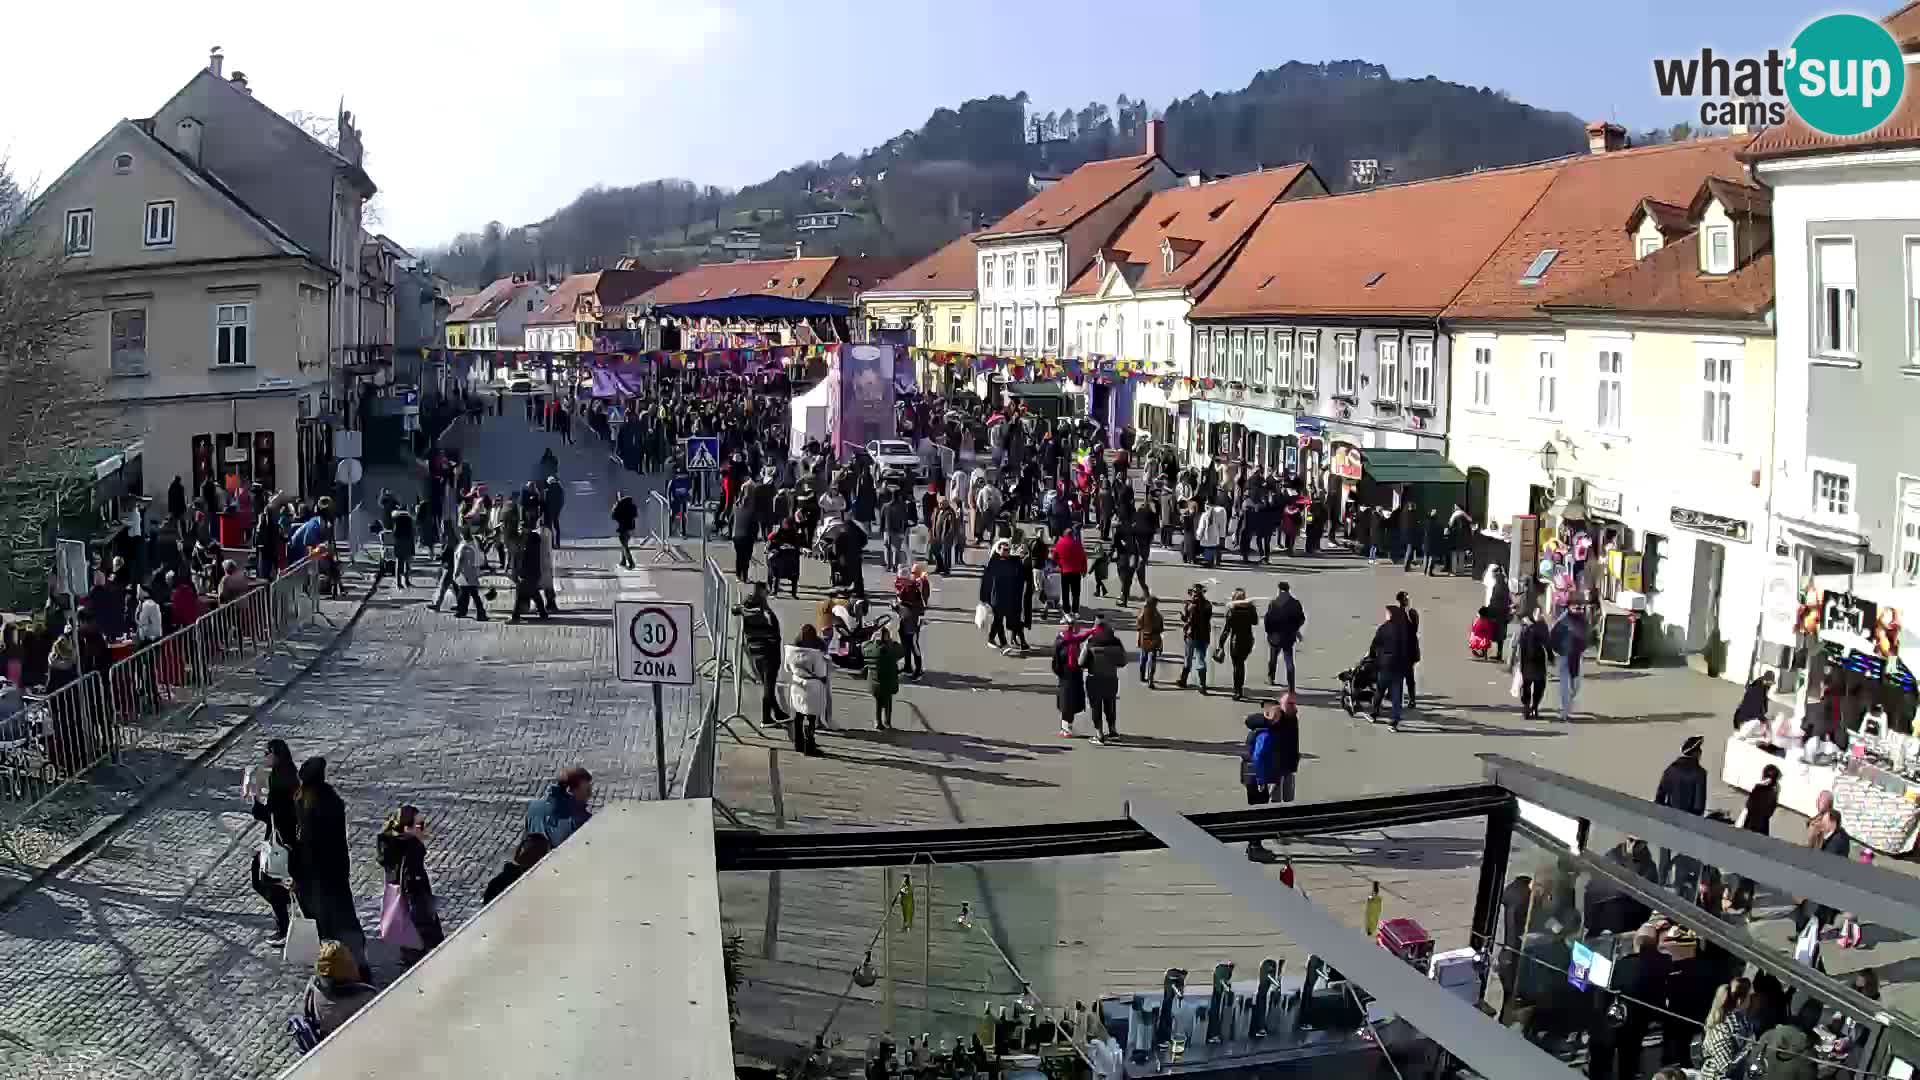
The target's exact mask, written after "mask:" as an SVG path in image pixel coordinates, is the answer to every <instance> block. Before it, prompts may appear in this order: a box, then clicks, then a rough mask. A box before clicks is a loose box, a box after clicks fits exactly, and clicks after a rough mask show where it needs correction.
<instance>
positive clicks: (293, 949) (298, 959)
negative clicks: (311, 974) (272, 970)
mask: <svg viewBox="0 0 1920 1080" xmlns="http://www.w3.org/2000/svg"><path fill="white" fill-rule="evenodd" d="M319 956H320V924H319V923H316V922H314V921H313V920H312V919H309V918H307V917H306V916H305V915H302V914H300V913H299V912H297V911H296V912H294V915H293V918H292V919H291V920H289V921H288V923H287V944H286V947H285V948H284V949H282V950H280V959H281V960H283V961H285V962H286V965H287V966H288V967H296V968H304V969H306V970H308V971H311V970H313V962H314V960H316V959H318V958H319Z"/></svg>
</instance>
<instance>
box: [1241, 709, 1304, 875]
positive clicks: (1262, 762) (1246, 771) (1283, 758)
mask: <svg viewBox="0 0 1920 1080" xmlns="http://www.w3.org/2000/svg"><path fill="white" fill-rule="evenodd" d="M1246 723H1247V739H1246V742H1245V744H1244V745H1243V746H1242V747H1241V750H1240V782H1241V783H1242V784H1243V785H1245V787H1246V789H1247V805H1248V806H1264V805H1266V804H1267V803H1270V802H1274V801H1276V800H1277V801H1279V802H1283V803H1290V802H1292V801H1293V794H1294V778H1295V776H1296V775H1297V774H1298V773H1299V772H1300V709H1299V701H1298V699H1297V698H1295V697H1294V695H1293V691H1291V690H1289V691H1287V692H1286V693H1284V694H1281V695H1280V698H1279V700H1277V701H1269V702H1267V703H1266V704H1265V705H1263V706H1261V707H1260V711H1259V712H1257V713H1254V714H1253V715H1251V716H1249V717H1247V721H1246ZM1247 858H1248V859H1251V860H1253V861H1254V862H1267V861H1270V860H1271V856H1270V855H1269V854H1268V852H1267V849H1266V847H1265V846H1264V843H1263V842H1262V841H1261V840H1258V839H1254V840H1249V841H1247Z"/></svg>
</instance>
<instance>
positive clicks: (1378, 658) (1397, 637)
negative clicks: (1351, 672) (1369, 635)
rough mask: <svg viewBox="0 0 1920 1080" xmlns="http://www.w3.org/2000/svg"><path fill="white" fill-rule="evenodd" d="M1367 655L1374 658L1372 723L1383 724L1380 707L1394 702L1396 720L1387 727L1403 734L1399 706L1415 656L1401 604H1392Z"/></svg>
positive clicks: (1394, 717)
mask: <svg viewBox="0 0 1920 1080" xmlns="http://www.w3.org/2000/svg"><path fill="white" fill-rule="evenodd" d="M1367 652H1368V655H1369V656H1371V657H1373V662H1374V676H1373V709H1372V712H1371V715H1370V716H1369V719H1370V720H1371V721H1372V722H1374V723H1378V722H1379V721H1380V705H1381V703H1382V702H1383V701H1384V700H1386V699H1387V698H1392V699H1393V716H1392V718H1391V719H1390V720H1389V721H1388V723H1387V726H1388V727H1389V728H1391V729H1392V730H1394V731H1398V730H1400V704H1401V694H1402V691H1404V690H1405V689H1406V685H1407V671H1408V669H1409V667H1410V666H1411V665H1410V663H1409V662H1408V658H1409V657H1410V656H1411V655H1412V652H1413V641H1412V634H1411V632H1410V631H1409V630H1408V627H1407V612H1406V609H1405V608H1403V607H1401V606H1399V605H1398V604H1389V605H1388V606H1387V608H1386V611H1385V612H1384V617H1383V618H1382V619H1381V621H1380V625H1379V626H1378V627H1375V628H1374V631H1373V643H1372V644H1371V645H1370V646H1369V647H1368V651H1367Z"/></svg>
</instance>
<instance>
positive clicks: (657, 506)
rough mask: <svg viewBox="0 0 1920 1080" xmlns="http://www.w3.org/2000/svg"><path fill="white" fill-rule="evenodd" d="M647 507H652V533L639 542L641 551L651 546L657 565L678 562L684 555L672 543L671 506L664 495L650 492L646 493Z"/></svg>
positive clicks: (677, 546)
mask: <svg viewBox="0 0 1920 1080" xmlns="http://www.w3.org/2000/svg"><path fill="white" fill-rule="evenodd" d="M647 505H649V506H651V507H653V522H654V524H653V531H652V532H651V533H648V534H647V537H646V539H644V540H642V541H640V547H641V549H642V550H644V549H645V548H646V547H647V546H648V545H649V544H651V545H652V546H653V561H654V562H657V563H661V562H678V561H680V560H681V559H682V558H684V557H685V555H684V554H683V553H682V552H681V550H680V547H679V545H677V544H675V543H674V542H673V504H672V503H669V502H668V501H667V497H666V496H665V495H662V494H660V493H659V492H657V491H650V492H648V493H647Z"/></svg>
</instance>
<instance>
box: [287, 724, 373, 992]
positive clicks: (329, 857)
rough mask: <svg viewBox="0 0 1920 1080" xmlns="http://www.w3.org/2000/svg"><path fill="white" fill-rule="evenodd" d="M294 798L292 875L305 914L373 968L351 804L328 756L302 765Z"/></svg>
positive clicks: (357, 960) (364, 965) (327, 938)
mask: <svg viewBox="0 0 1920 1080" xmlns="http://www.w3.org/2000/svg"><path fill="white" fill-rule="evenodd" d="M299 776H300V787H299V789H298V793H297V794H296V795H295V796H294V822H295V826H294V838H293V842H292V843H291V844H290V845H288V848H287V863H288V873H290V874H291V875H292V876H293V894H294V896H295V897H297V898H298V899H299V901H300V913H301V914H302V915H304V916H305V917H307V918H309V919H312V920H313V922H314V929H315V930H317V931H318V932H319V936H320V939H321V940H322V941H337V942H339V943H341V944H342V945H345V946H346V947H347V950H348V951H349V952H351V953H353V958H354V961H355V963H357V964H358V965H359V967H360V970H361V971H362V972H366V971H368V970H369V968H368V966H367V935H366V932H365V931H363V930H361V929H360V916H359V915H358V914H357V913H355V911H354V907H353V878H352V874H353V860H352V857H351V856H350V855H349V854H348V853H347V807H346V804H345V803H343V802H341V801H340V795H339V793H338V792H336V791H334V790H333V785H331V784H329V783H327V759H326V758H324V757H310V758H308V759H307V760H305V761H303V762H301V763H300V774H299Z"/></svg>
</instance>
